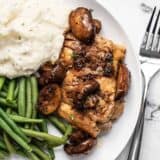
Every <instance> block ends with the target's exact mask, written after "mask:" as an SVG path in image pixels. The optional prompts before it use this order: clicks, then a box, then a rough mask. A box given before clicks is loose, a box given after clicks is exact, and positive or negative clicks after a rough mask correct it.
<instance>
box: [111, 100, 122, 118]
mask: <svg viewBox="0 0 160 160" xmlns="http://www.w3.org/2000/svg"><path fill="white" fill-rule="evenodd" d="M123 111H124V101H123V100H118V101H116V103H115V109H114V112H113V115H112V118H111V119H112V120H116V119H118V118H119V117H120V116H121V115H122V113H123Z"/></svg>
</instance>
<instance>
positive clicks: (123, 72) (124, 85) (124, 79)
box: [116, 64, 130, 99]
mask: <svg viewBox="0 0 160 160" xmlns="http://www.w3.org/2000/svg"><path fill="white" fill-rule="evenodd" d="M129 84H130V73H129V71H128V69H127V67H126V66H125V65H124V64H120V65H119V71H118V77H117V91H116V99H120V98H122V97H124V96H125V95H126V94H127V92H128V89H129Z"/></svg>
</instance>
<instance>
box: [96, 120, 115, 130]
mask: <svg viewBox="0 0 160 160" xmlns="http://www.w3.org/2000/svg"><path fill="white" fill-rule="evenodd" d="M98 128H99V129H100V130H101V131H102V132H107V131H109V130H111V128H112V121H109V122H106V123H99V124H98Z"/></svg>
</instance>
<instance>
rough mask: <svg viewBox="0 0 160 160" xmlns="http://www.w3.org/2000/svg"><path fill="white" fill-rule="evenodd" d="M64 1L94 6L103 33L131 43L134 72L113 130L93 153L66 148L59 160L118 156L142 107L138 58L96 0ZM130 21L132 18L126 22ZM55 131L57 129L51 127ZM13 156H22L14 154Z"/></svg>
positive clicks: (108, 159)
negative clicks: (75, 153) (71, 151)
mask: <svg viewBox="0 0 160 160" xmlns="http://www.w3.org/2000/svg"><path fill="white" fill-rule="evenodd" d="M60 1H62V4H63V5H65V6H66V5H69V6H72V7H73V8H76V7H78V6H83V7H87V8H91V9H93V10H94V12H93V15H94V17H96V18H98V19H100V20H101V22H102V26H103V29H102V35H103V36H104V37H106V38H109V39H112V40H113V41H114V42H117V43H122V44H125V45H126V47H127V56H126V64H127V66H128V68H129V70H130V72H131V76H132V79H131V87H130V90H129V93H128V96H127V97H126V103H125V111H124V113H123V115H122V116H121V117H120V118H119V119H118V120H117V121H116V122H115V123H114V125H113V128H112V130H111V131H110V132H109V133H107V134H105V135H103V136H101V137H99V138H98V144H97V146H96V147H95V148H94V150H92V152H91V153H89V154H87V155H82V156H73V157H71V156H68V155H67V154H65V152H64V151H63V149H62V148H57V149H56V151H55V154H56V160H82V159H83V160H115V159H116V158H117V157H118V155H119V154H120V153H121V152H122V150H123V149H124V147H125V146H126V144H127V142H128V141H129V139H130V137H131V135H132V133H133V130H134V127H135V124H136V121H137V118H138V114H139V111H140V102H141V93H142V87H141V76H140V67H139V63H138V59H137V58H136V56H135V53H134V50H133V49H132V46H131V43H130V42H129V40H128V37H127V36H126V34H125V32H124V30H123V29H122V27H121V26H120V25H119V24H118V22H117V21H116V20H115V18H114V17H113V16H112V15H111V14H110V13H109V11H107V10H105V9H104V8H103V7H102V6H101V5H99V4H98V3H97V2H95V1H94V0H58V2H59V3H60ZM126 23H128V22H126ZM50 130H51V132H52V133H53V134H55V131H53V130H52V129H50ZM12 159H13V160H18V159H22V158H18V157H13V158H12Z"/></svg>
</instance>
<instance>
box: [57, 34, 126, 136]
mask: <svg viewBox="0 0 160 160" xmlns="http://www.w3.org/2000/svg"><path fill="white" fill-rule="evenodd" d="M66 36H67V37H68V39H72V40H75V41H76V39H74V38H73V37H72V35H71V34H67V35H66ZM72 45H73V43H72ZM68 47H69V46H68ZM118 47H119V46H118ZM84 48H85V53H82V52H81V51H78V52H79V53H77V56H76V57H75V58H74V59H73V62H72V67H71V68H69V69H68V71H67V74H66V77H65V79H64V81H63V84H62V95H63V103H65V104H67V105H68V106H69V107H70V109H71V110H73V111H76V112H77V113H79V114H81V115H83V116H84V117H85V118H87V119H90V120H91V121H93V122H94V123H95V125H96V127H97V128H98V126H102V125H103V124H110V123H109V122H110V120H111V118H112V116H113V114H114V112H115V95H116V84H117V82H116V81H117V80H116V78H117V75H116V73H115V70H116V67H117V68H118V65H119V63H120V61H121V60H122V59H123V58H124V55H125V53H118V52H122V51H123V52H125V50H123V49H122V48H123V47H122V48H120V47H119V48H118V49H117V50H118V51H116V45H115V44H113V42H111V41H108V40H106V39H104V38H102V37H101V36H99V35H96V38H95V42H94V43H93V44H92V45H91V46H86V47H84ZM84 48H83V49H84ZM75 50H77V49H76V48H75ZM114 51H115V53H114ZM73 52H74V50H73ZM114 54H121V56H120V55H119V56H117V55H116V56H117V59H115V55H114ZM122 55H123V56H122ZM81 59H82V60H83V61H84V62H83V61H82V65H81V63H80V62H81V61H80V60H81ZM77 60H79V61H78V62H79V63H78V65H75V63H77ZM85 62H86V63H85ZM114 62H117V63H115V64H116V65H115V64H114ZM77 66H78V67H77ZM107 67H111V72H110V68H108V69H107ZM106 70H107V71H106ZM105 72H107V73H105ZM95 82H97V83H95ZM88 84H89V85H88ZM90 87H91V89H90ZM92 87H93V89H92ZM86 89H89V92H88V93H87V92H86V91H87V90H86ZM86 93H87V94H86ZM61 107H62V105H61V106H60V108H59V110H61ZM64 112H65V110H64ZM64 112H63V113H64ZM64 114H65V113H64ZM62 117H63V118H65V119H66V116H65V117H64V116H62ZM80 120H81V119H79V117H77V119H76V121H74V125H75V126H77V127H79V128H80V129H82V130H84V131H85V132H87V133H89V134H90V135H92V134H91V133H90V131H89V130H90V128H85V129H84V128H83V125H80V123H79V121H80ZM84 123H85V122H84ZM104 126H105V125H104ZM106 126H107V125H106ZM108 126H109V125H108ZM97 128H96V129H97ZM95 131H96V130H95ZM98 133H99V132H98ZM92 136H93V135H92Z"/></svg>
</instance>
